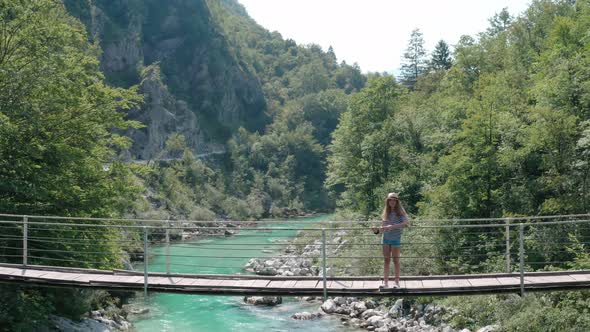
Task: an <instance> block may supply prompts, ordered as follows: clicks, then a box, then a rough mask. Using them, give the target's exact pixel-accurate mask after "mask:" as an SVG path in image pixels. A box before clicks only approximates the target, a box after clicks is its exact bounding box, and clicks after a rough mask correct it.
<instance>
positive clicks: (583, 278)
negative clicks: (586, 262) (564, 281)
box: [568, 274, 590, 281]
mask: <svg viewBox="0 0 590 332" xmlns="http://www.w3.org/2000/svg"><path fill="white" fill-rule="evenodd" d="M568 275H569V276H570V277H572V278H573V279H575V280H576V281H590V274H568Z"/></svg>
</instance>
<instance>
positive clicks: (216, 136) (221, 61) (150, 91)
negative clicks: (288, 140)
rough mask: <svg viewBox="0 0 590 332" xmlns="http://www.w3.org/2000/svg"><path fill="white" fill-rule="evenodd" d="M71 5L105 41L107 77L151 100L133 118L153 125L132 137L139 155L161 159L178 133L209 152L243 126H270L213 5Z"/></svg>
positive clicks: (193, 1) (138, 1)
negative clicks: (133, 87)
mask: <svg viewBox="0 0 590 332" xmlns="http://www.w3.org/2000/svg"><path fill="white" fill-rule="evenodd" d="M81 3H82V5H81ZM65 4H66V6H67V7H68V9H69V10H70V12H71V13H72V14H74V15H76V16H78V17H79V18H80V19H81V20H82V21H83V22H84V23H85V24H86V26H87V28H88V31H89V34H90V35H91V37H92V38H99V40H100V43H101V46H102V49H103V54H102V58H101V68H102V70H103V72H104V73H105V76H106V77H107V80H108V81H109V82H110V83H111V84H114V85H118V86H125V87H127V86H131V85H134V84H140V90H141V92H142V93H144V95H145V103H144V105H143V106H142V108H141V109H139V110H134V111H132V112H131V113H130V115H129V116H130V118H131V119H134V120H138V121H141V122H142V123H143V124H144V125H146V128H143V129H139V130H134V131H131V132H130V133H129V135H130V136H131V137H132V138H133V140H134V145H133V147H132V149H131V151H130V152H131V154H132V155H133V156H134V157H136V158H138V159H154V158H159V156H161V155H162V154H161V150H162V148H163V147H164V143H165V141H166V139H167V138H168V137H169V136H170V134H172V133H181V134H183V135H184V136H185V138H186V141H187V144H188V145H189V147H190V148H192V149H193V150H195V152H197V153H203V152H207V151H208V150H211V149H212V146H219V144H220V143H221V144H222V143H223V142H225V140H226V139H227V138H228V137H229V136H230V135H231V133H232V132H233V131H234V130H236V129H237V128H238V127H240V126H244V127H246V128H248V129H249V130H258V129H262V128H263V127H264V125H265V124H266V123H267V121H268V119H267V116H266V114H265V111H266V103H265V99H264V95H263V93H262V88H261V86H260V83H259V80H258V78H257V77H256V76H255V75H254V74H252V73H250V72H249V71H248V69H247V68H246V66H243V65H241V64H240V62H239V60H238V59H236V58H235V56H234V55H233V52H232V50H231V48H230V46H229V45H228V43H227V40H226V36H224V35H223V34H222V33H221V32H220V31H221V30H220V29H218V28H217V25H216V23H215V22H214V20H213V19H212V15H211V12H210V10H209V8H208V6H207V2H206V0H167V1H161V0H88V1H86V2H84V1H80V0H65ZM146 68H147V69H146ZM141 72H143V73H144V74H143V75H141V74H140V73H141ZM215 149H216V150H218V147H217V148H215Z"/></svg>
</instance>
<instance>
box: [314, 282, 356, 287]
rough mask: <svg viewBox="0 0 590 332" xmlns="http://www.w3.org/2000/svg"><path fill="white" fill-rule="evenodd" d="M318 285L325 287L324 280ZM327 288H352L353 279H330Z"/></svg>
mask: <svg viewBox="0 0 590 332" xmlns="http://www.w3.org/2000/svg"><path fill="white" fill-rule="evenodd" d="M317 287H322V288H323V282H321V281H320V282H319V283H318V286H317ZM326 288H333V289H346V288H352V281H348V280H332V281H329V284H328V285H327V286H326Z"/></svg>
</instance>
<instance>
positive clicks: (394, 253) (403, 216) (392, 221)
mask: <svg viewBox="0 0 590 332" xmlns="http://www.w3.org/2000/svg"><path fill="white" fill-rule="evenodd" d="M381 219H382V225H381V227H380V228H379V231H380V232H383V242H382V243H383V259H384V264H383V285H381V286H380V288H388V287H389V261H390V259H391V258H393V265H394V270H395V279H394V284H393V288H399V275H400V267H399V257H400V242H401V238H402V229H403V228H404V227H406V226H407V225H408V223H409V221H408V215H407V213H406V210H404V207H403V206H402V203H401V201H400V200H399V195H398V194H397V193H389V194H388V195H387V198H386V199H385V207H384V208H383V214H382V216H381Z"/></svg>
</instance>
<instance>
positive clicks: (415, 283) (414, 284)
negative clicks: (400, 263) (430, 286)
mask: <svg viewBox="0 0 590 332" xmlns="http://www.w3.org/2000/svg"><path fill="white" fill-rule="evenodd" d="M406 288H408V289H412V288H424V286H423V285H422V281H421V280H406Z"/></svg>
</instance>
